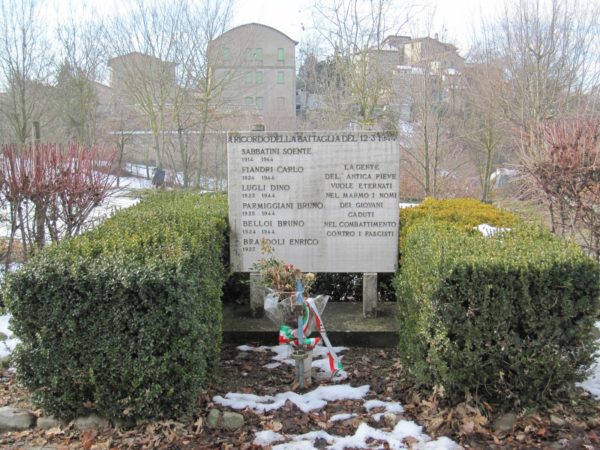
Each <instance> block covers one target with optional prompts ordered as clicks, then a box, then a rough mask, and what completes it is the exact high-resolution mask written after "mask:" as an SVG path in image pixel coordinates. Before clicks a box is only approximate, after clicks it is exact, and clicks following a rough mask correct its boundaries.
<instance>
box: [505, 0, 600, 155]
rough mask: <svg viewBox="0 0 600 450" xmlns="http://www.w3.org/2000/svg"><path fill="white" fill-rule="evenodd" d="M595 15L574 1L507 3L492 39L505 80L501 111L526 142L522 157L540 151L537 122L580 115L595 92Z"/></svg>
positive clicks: (591, 7) (594, 9)
mask: <svg viewBox="0 0 600 450" xmlns="http://www.w3.org/2000/svg"><path fill="white" fill-rule="evenodd" d="M599 14H600V6H599V5H598V4H595V3H593V2H585V3H584V2H582V1H579V0H550V1H541V0H515V1H513V2H509V3H507V5H506V8H505V11H504V15H503V17H502V20H501V23H500V28H499V30H498V31H497V32H496V33H495V35H494V44H495V46H496V47H497V48H498V50H499V52H500V54H501V55H502V58H503V69H504V72H505V74H506V81H507V82H506V83H505V85H504V90H503V92H502V103H501V104H500V107H501V108H502V109H503V110H504V111H505V112H506V115H507V117H508V118H509V119H510V120H511V121H512V122H513V123H514V124H515V125H516V126H518V127H519V128H520V129H521V130H522V132H523V133H524V134H525V135H527V136H528V137H529V139H530V140H529V142H528V143H527V144H526V145H524V147H523V148H522V150H523V151H524V152H526V153H529V152H533V153H534V154H535V153H537V152H540V151H541V150H542V147H543V137H542V134H541V132H540V133H538V132H536V130H537V129H538V127H539V125H540V124H541V123H543V122H544V121H547V120H551V119H555V118H557V117H560V116H562V115H565V114H568V113H569V112H570V111H579V110H581V108H582V107H583V106H584V103H585V102H586V101H587V100H586V97H588V94H590V93H592V92H594V91H597V89H598V86H599V85H598V81H599V75H600V72H599V66H598V63H599V60H598V53H597V52H596V51H594V49H595V47H594V46H595V45H597V42H596V40H597V35H598V17H599ZM519 142H520V143H524V142H525V141H523V140H519Z"/></svg>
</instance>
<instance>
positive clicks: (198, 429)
mask: <svg viewBox="0 0 600 450" xmlns="http://www.w3.org/2000/svg"><path fill="white" fill-rule="evenodd" d="M203 428H204V420H203V419H202V417H198V420H196V421H195V422H194V433H196V434H199V433H202V429H203Z"/></svg>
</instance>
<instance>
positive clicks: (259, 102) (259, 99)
mask: <svg viewBox="0 0 600 450" xmlns="http://www.w3.org/2000/svg"><path fill="white" fill-rule="evenodd" d="M264 107H265V102H264V99H263V98H262V97H256V109H259V110H262V109H263V108H264Z"/></svg>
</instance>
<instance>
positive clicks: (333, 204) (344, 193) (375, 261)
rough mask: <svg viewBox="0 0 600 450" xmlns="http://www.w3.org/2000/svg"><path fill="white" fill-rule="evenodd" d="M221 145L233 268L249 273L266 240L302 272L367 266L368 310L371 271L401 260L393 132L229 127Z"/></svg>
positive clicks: (390, 268) (372, 293)
mask: <svg viewBox="0 0 600 450" xmlns="http://www.w3.org/2000/svg"><path fill="white" fill-rule="evenodd" d="M227 153H228V171H229V176H228V178H229V187H228V192H229V220H230V227H231V245H230V251H231V264H232V268H233V270H235V271H240V272H250V271H251V267H252V265H253V264H254V263H255V262H256V261H257V260H259V259H260V258H261V257H262V255H261V253H260V248H261V245H260V244H261V240H262V239H266V240H267V241H268V242H269V244H270V245H271V247H272V248H273V251H274V252H273V253H274V256H275V257H277V258H281V259H283V260H285V261H289V262H291V263H293V264H294V265H295V266H296V267H300V268H301V269H302V270H303V271H311V272H362V273H364V274H365V279H364V286H365V287H364V289H363V292H364V294H365V295H364V296H363V297H364V299H363V312H364V314H365V315H370V314H372V313H373V311H374V309H375V307H376V304H377V292H376V274H377V273H378V272H394V271H395V270H396V268H397V263H398V220H399V205H398V196H399V168H400V152H399V145H398V143H397V141H396V137H395V135H394V134H391V133H387V132H343V131H339V132H286V133H269V132H243V133H230V134H229V135H228V137H227ZM373 297H374V298H373ZM259 301H261V300H260V299H256V300H255V301H253V302H251V303H254V304H253V305H252V306H253V307H255V306H258V305H257V304H256V302H259Z"/></svg>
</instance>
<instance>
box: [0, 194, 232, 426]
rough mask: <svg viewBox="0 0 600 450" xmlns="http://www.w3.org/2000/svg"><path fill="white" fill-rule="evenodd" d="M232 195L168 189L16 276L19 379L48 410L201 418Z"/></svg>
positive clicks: (217, 326)
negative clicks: (198, 407) (197, 411)
mask: <svg viewBox="0 0 600 450" xmlns="http://www.w3.org/2000/svg"><path fill="white" fill-rule="evenodd" d="M226 213H227V207H226V199H225V198H224V197H223V196H212V195H203V196H200V195H198V194H193V193H181V192H163V193H157V194H154V195H152V196H150V197H149V198H148V199H146V200H143V201H142V202H141V203H140V204H138V205H137V206H135V207H132V208H130V209H127V210H124V211H121V212H119V213H117V214H116V215H115V216H114V217H112V218H110V219H109V220H107V221H106V222H104V223H103V224H102V225H101V226H100V227H98V228H97V229H95V230H93V231H91V232H89V233H87V234H85V235H83V236H80V237H77V238H74V239H72V240H69V241H66V242H64V243H63V244H61V245H59V246H54V247H50V248H49V249H48V250H47V251H44V252H42V253H41V254H39V255H38V256H36V257H35V258H34V259H32V260H31V261H30V262H29V263H28V264H27V265H25V267H24V268H23V269H22V270H20V271H18V272H17V273H15V274H13V275H11V276H10V277H8V278H7V283H6V290H5V293H6V300H7V303H8V305H9V310H10V312H11V313H12V315H13V322H12V326H13V330H14V332H15V334H16V335H17V336H18V337H19V338H20V339H21V341H22V343H21V344H20V345H19V346H18V347H17V349H16V351H15V354H14V361H15V365H16V368H17V376H18V379H19V381H20V382H22V383H23V384H24V385H25V386H26V387H27V388H28V389H29V390H30V391H31V392H32V396H33V399H34V401H35V402H36V403H37V404H38V405H40V406H41V407H42V408H44V409H45V410H46V411H47V412H48V413H50V414H53V415H55V416H58V417H61V418H65V419H70V418H72V417H74V416H77V415H81V414H86V413H89V410H90V409H93V410H95V411H96V412H97V413H99V414H100V415H102V416H104V417H106V418H109V419H112V420H137V419H141V420H146V419H161V418H169V417H178V416H182V415H186V414H188V413H190V412H191V409H192V408H193V406H194V404H195V401H196V398H197V393H198V391H199V389H200V388H201V387H202V385H203V383H204V382H205V381H206V379H207V376H209V375H210V373H211V371H212V369H213V368H214V367H215V365H216V363H217V360H218V356H219V350H220V343H221V304H220V296H221V289H222V285H223V283H224V280H225V276H226V271H225V269H224V266H223V262H222V249H223V245H224V236H225V234H226Z"/></svg>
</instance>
